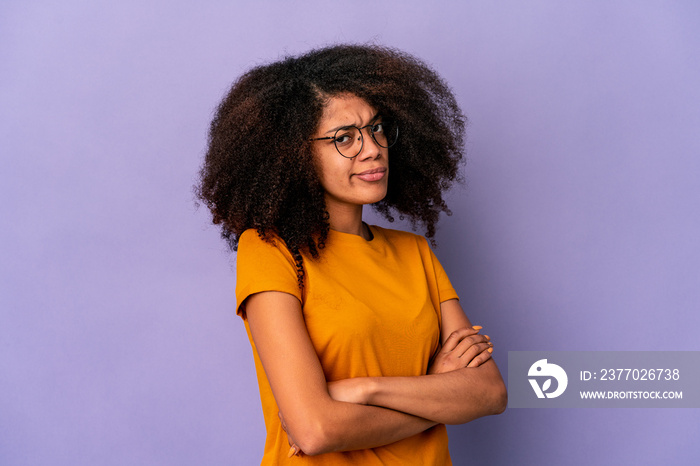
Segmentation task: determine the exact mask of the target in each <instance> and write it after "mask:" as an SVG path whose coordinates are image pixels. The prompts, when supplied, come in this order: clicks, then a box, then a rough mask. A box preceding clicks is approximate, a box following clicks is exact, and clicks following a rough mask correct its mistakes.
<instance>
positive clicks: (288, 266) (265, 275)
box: [236, 229, 302, 319]
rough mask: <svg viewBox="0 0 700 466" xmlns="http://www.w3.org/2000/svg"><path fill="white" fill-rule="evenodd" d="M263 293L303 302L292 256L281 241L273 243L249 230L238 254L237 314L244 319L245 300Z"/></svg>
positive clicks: (277, 239) (277, 240)
mask: <svg viewBox="0 0 700 466" xmlns="http://www.w3.org/2000/svg"><path fill="white" fill-rule="evenodd" d="M262 291H281V292H284V293H288V294H291V295H292V296H295V297H296V298H297V299H299V301H302V296H301V290H300V288H299V285H298V282H297V272H296V264H295V262H294V258H293V257H292V254H291V253H290V252H289V250H288V249H287V247H286V246H285V245H284V242H283V241H282V240H280V239H279V238H276V239H275V244H270V243H268V242H267V241H265V240H263V239H262V238H260V236H258V234H257V232H256V231H255V230H252V229H251V230H246V231H244V232H243V234H242V235H241V237H240V239H239V241H238V253H237V255H236V314H238V315H239V316H241V317H242V318H244V319H245V300H246V299H247V298H248V297H249V296H250V295H253V294H255V293H260V292H262Z"/></svg>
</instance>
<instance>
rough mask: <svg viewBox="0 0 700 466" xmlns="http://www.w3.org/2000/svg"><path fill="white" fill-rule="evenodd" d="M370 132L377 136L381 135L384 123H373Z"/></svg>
mask: <svg viewBox="0 0 700 466" xmlns="http://www.w3.org/2000/svg"><path fill="white" fill-rule="evenodd" d="M372 132H373V133H375V134H377V133H383V132H384V123H375V124H374V125H372Z"/></svg>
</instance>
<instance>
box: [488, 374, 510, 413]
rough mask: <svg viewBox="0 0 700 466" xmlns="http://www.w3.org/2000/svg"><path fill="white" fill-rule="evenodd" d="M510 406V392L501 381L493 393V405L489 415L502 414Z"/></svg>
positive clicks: (491, 404)
mask: <svg viewBox="0 0 700 466" xmlns="http://www.w3.org/2000/svg"><path fill="white" fill-rule="evenodd" d="M506 406H508V390H506V385H505V384H504V383H503V381H501V382H500V383H499V384H498V385H497V386H496V387H494V388H493V390H492V392H491V403H490V408H491V409H490V411H491V412H490V413H489V414H501V413H502V412H503V411H505V410H506Z"/></svg>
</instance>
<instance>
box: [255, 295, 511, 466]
mask: <svg viewBox="0 0 700 466" xmlns="http://www.w3.org/2000/svg"><path fill="white" fill-rule="evenodd" d="M441 311H442V319H443V335H442V343H443V346H442V349H441V351H440V353H439V354H438V355H437V356H436V358H435V360H434V361H433V362H432V364H431V369H430V374H428V375H425V376H415V377H361V378H355V379H346V380H342V381H338V382H332V383H330V384H328V383H327V382H326V379H325V377H324V374H323V370H322V368H321V365H320V363H319V360H318V356H317V355H316V352H315V350H314V348H313V346H312V344H311V340H310V339H309V335H308V332H307V330H306V325H305V323H304V319H303V315H302V312H301V304H300V303H299V301H298V300H297V298H295V297H294V296H292V295H289V294H286V293H281V292H275V291H268V292H263V293H258V294H254V295H252V296H250V297H249V298H248V300H247V301H246V315H247V319H248V324H249V326H250V331H251V334H252V337H253V341H254V342H255V346H256V348H257V351H258V355H259V356H260V360H261V362H262V364H263V367H264V368H265V373H266V374H267V378H268V380H269V382H270V387H271V388H272V393H273V394H274V397H275V401H276V402H277V405H278V407H279V409H280V415H281V417H282V418H283V426H284V427H285V430H286V431H287V435H288V437H289V438H290V444H293V445H294V446H297V447H298V448H299V449H300V450H301V451H303V452H304V453H305V454H308V455H316V454H321V453H327V452H331V451H345V450H357V449H364V448H373V447H377V446H381V445H387V444H389V443H393V442H396V441H398V440H402V439H404V438H407V437H410V436H412V435H415V434H417V433H420V432H422V431H424V430H426V429H428V428H430V427H432V426H434V425H436V424H438V423H447V424H458V423H464V422H468V421H470V420H472V419H476V418H478V417H481V416H485V415H489V414H497V413H500V412H502V411H503V410H504V409H505V404H506V391H505V386H504V384H503V380H502V378H501V375H500V373H499V372H498V368H497V367H496V364H495V363H494V362H493V360H492V359H491V358H490V352H489V351H488V348H490V344H489V342H488V337H486V336H484V335H480V334H478V333H477V332H478V331H477V330H475V329H473V328H472V327H471V324H470V323H469V320H468V319H467V317H466V316H465V315H464V312H463V311H462V308H461V306H460V305H459V302H458V301H457V300H451V301H446V302H444V303H442V305H441ZM273 312H274V315H273Z"/></svg>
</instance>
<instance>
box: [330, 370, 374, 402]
mask: <svg viewBox="0 0 700 466" xmlns="http://www.w3.org/2000/svg"><path fill="white" fill-rule="evenodd" d="M365 380H367V379H366V378H364V377H358V378H354V379H343V380H336V381H335V382H328V393H329V394H330V396H331V398H333V399H334V400H336V401H344V402H346V403H355V404H361V405H362V404H367V388H366V385H365V383H364V382H365Z"/></svg>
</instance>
